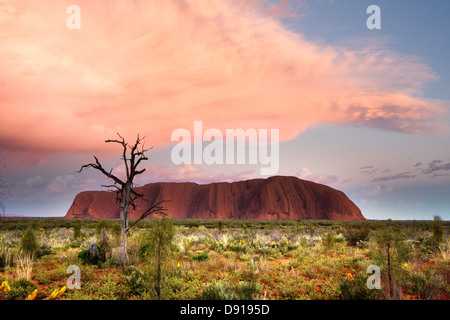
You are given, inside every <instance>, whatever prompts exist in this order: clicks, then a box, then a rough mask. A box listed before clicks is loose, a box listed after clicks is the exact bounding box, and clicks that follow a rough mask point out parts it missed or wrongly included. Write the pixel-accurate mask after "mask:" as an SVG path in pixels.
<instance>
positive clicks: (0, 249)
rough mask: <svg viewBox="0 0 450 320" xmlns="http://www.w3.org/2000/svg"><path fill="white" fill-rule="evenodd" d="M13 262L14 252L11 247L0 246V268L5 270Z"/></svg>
mask: <svg viewBox="0 0 450 320" xmlns="http://www.w3.org/2000/svg"><path fill="white" fill-rule="evenodd" d="M13 264H14V261H13V254H12V252H11V250H10V248H8V247H6V246H0V270H4V268H5V267H11V266H13Z"/></svg>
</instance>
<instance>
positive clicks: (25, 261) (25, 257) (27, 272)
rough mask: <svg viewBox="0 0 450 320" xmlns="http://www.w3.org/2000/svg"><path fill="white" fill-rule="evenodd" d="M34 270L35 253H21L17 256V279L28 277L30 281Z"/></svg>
mask: <svg viewBox="0 0 450 320" xmlns="http://www.w3.org/2000/svg"><path fill="white" fill-rule="evenodd" d="M32 271H33V255H30V254H25V253H20V254H19V255H18V256H17V264H16V269H15V274H16V278H17V279H27V280H28V281H30V279H31V272H32Z"/></svg>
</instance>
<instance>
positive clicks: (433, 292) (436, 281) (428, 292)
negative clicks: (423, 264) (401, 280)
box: [405, 272, 443, 300]
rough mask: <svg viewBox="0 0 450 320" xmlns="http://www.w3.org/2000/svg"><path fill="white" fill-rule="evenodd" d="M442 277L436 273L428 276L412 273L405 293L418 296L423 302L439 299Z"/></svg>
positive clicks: (407, 280)
mask: <svg viewBox="0 0 450 320" xmlns="http://www.w3.org/2000/svg"><path fill="white" fill-rule="evenodd" d="M442 282H443V279H442V277H439V276H438V275H436V274H435V273H434V272H429V273H428V274H423V273H411V274H410V275H409V276H408V277H407V279H406V281H405V291H406V292H407V293H409V294H414V295H417V296H418V297H419V298H420V299H423V300H434V299H439V295H440V293H441V291H443V290H442V289H441V284H442Z"/></svg>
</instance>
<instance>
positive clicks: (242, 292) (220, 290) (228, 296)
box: [201, 282, 258, 300]
mask: <svg viewBox="0 0 450 320" xmlns="http://www.w3.org/2000/svg"><path fill="white" fill-rule="evenodd" d="M257 291H258V286H257V285H256V284H254V283H252V282H243V283H241V284H239V285H236V286H230V285H227V284H223V283H222V282H217V283H215V284H214V285H209V286H207V287H206V288H205V289H204V290H203V292H202V298H201V299H202V300H254V299H255V295H256V292H257Z"/></svg>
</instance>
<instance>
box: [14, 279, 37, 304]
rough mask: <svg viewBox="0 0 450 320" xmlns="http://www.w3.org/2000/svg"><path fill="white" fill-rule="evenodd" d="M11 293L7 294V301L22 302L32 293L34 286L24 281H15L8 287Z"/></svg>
mask: <svg viewBox="0 0 450 320" xmlns="http://www.w3.org/2000/svg"><path fill="white" fill-rule="evenodd" d="M10 287H11V291H10V292H8V299H9V300H22V299H25V298H26V297H27V296H28V295H29V294H31V293H33V291H34V290H35V289H36V285H35V284H34V283H32V282H30V281H28V280H26V279H20V280H17V281H15V282H13V283H11V285H10Z"/></svg>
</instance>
